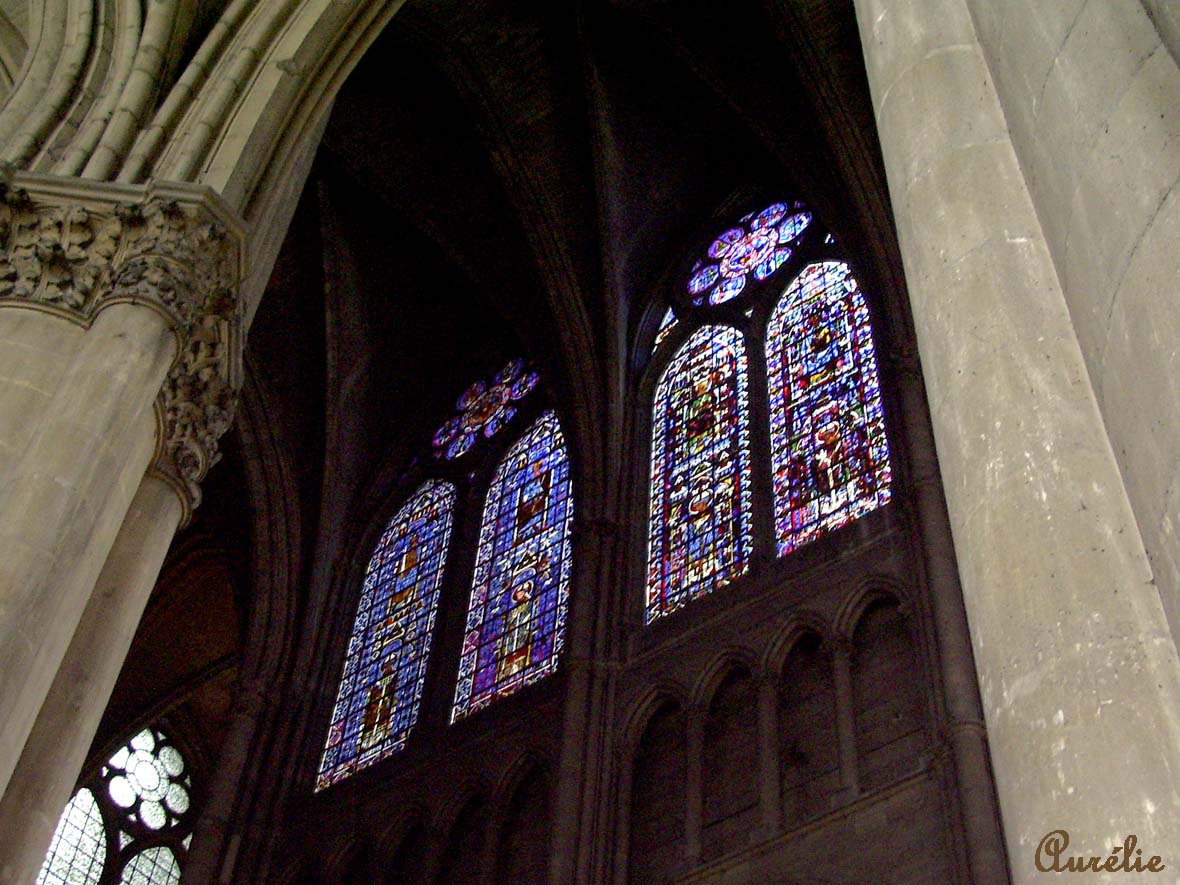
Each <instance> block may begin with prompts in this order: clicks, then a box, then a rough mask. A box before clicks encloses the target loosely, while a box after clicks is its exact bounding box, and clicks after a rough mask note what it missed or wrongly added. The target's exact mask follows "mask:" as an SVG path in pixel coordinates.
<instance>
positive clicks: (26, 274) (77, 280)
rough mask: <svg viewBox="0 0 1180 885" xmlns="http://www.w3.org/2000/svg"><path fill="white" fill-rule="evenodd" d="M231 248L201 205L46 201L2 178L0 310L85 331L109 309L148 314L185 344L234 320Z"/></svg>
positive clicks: (153, 200) (234, 254) (234, 249)
mask: <svg viewBox="0 0 1180 885" xmlns="http://www.w3.org/2000/svg"><path fill="white" fill-rule="evenodd" d="M237 261H238V244H237V243H236V242H234V241H233V238H232V237H230V236H229V234H228V233H227V231H226V229H225V228H224V226H223V225H221V224H220V223H219V222H218V221H216V220H214V219H212V218H211V217H210V216H209V214H208V212H207V211H206V210H205V207H204V206H202V205H201V204H200V203H199V202H197V203H190V202H184V203H182V202H180V201H178V200H175V199H166V198H160V197H156V196H148V197H146V198H145V199H142V200H140V201H134V200H122V201H116V200H106V201H103V200H99V199H95V198H92V197H88V198H82V199H77V200H70V201H66V200H62V199H59V198H46V197H45V196H44V195H37V194H34V193H30V191H29V190H27V189H25V188H24V187H19V186H16V185H15V184H14V182H13V180H12V177H11V175H8V176H6V175H4V174H2V171H0V303H3V302H5V301H8V302H12V301H16V302H20V303H23V304H26V305H28V306H33V307H42V308H48V309H50V310H52V311H54V312H58V313H65V314H67V315H69V316H72V317H73V318H75V319H78V320H80V321H82V322H88V321H89V320H91V319H92V318H93V317H94V315H95V314H96V313H98V311H99V310H101V309H102V308H103V306H105V305H106V304H112V303H116V302H119V301H135V302H140V303H146V304H151V305H154V306H156V307H158V308H159V309H161V310H162V311H163V312H164V313H165V314H166V315H167V316H169V317H170V318H171V319H172V321H173V324H174V326H175V328H176V331H177V334H178V335H180V336H181V338H182V339H183V338H184V337H185V336H186V335H187V334H188V333H189V332H190V331H191V329H192V327H193V325H194V324H195V323H198V322H199V321H200V317H202V316H204V315H205V314H206V313H209V312H214V313H217V314H219V315H226V314H227V313H232V311H233V310H234V302H235V299H234V297H233V296H232V292H233V291H234V289H235V287H236V284H237V277H238V273H237Z"/></svg>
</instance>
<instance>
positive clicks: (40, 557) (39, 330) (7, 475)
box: [0, 170, 241, 882]
mask: <svg viewBox="0 0 1180 885" xmlns="http://www.w3.org/2000/svg"><path fill="white" fill-rule="evenodd" d="M0 173H2V174H0V341H11V342H13V343H14V350H13V351H6V352H5V356H4V357H2V358H0V401H3V403H4V404H6V405H7V404H14V405H16V406H19V408H18V409H17V410H16V411H15V414H19V415H24V416H25V417H26V418H27V424H25V425H23V426H22V427H20V428H17V429H6V430H5V431H4V432H2V433H0V447H2V448H0V454H2V455H3V461H0V881H4V882H9V881H12V882H26V881H31V880H32V879H33V878H34V877H35V876H36V873H37V869H38V867H39V866H40V862H41V859H42V858H43V857H44V853H45V849H46V848H47V846H48V843H49V840H50V838H51V837H52V835H53V828H54V826H55V825H56V822H57V817H58V816H59V815H60V813H61V809H62V808H63V807H64V806H65V804H66V802H67V801H68V799H69V795H70V792H71V791H72V789H73V786H74V782H75V780H76V778H77V774H78V770H79V768H80V767H81V764H82V762H83V760H84V757H85V754H86V751H87V749H88V748H89V745H90V742H91V740H92V739H93V737H94V733H95V730H96V729H97V726H98V722H99V719H100V717H101V715H102V712H103V709H104V708H105V705H106V700H107V698H108V697H109V695H110V692H111V690H112V688H113V687H114V682H115V679H116V677H117V675H118V672H119V669H120V667H121V665H122V661H123V659H124V657H125V656H126V653H127V650H128V648H129V647H130V643H131V638H132V636H133V635H134V632H135V627H136V625H137V624H138V622H139V618H140V615H141V614H142V611H143V608H144V605H145V604H146V602H147V598H148V596H149V594H150V592H151V589H152V586H153V585H154V583H155V579H156V576H157V573H158V571H159V567H160V564H161V563H162V561H163V557H164V555H165V553H166V552H167V549H168V546H169V544H170V542H171V540H172V536H173V534H174V532H175V530H176V528H177V527H178V526H179V525H180V524H181V523H182V522H183V521H184V520H187V518H188V515H189V513H190V512H191V509H192V508H193V507H194V506H196V504H197V503H198V502H199V499H200V498H199V495H200V492H199V486H198V483H199V482H200V480H201V479H202V478H203V477H204V475H205V472H206V470H207V469H208V467H209V466H210V465H211V463H212V462H213V461H214V460H215V459H216V456H217V446H216V441H217V438H218V437H219V436H220V434H221V433H222V432H223V431H224V430H225V429H226V428H227V427H228V425H229V422H230V419H231V415H232V409H233V405H234V401H235V397H236V391H237V388H238V386H239V384H240V377H241V368H240V359H241V343H240V339H241V331H240V330H241V315H240V310H239V308H238V306H237V301H236V299H235V297H234V296H233V292H234V290H235V287H236V284H237V281H238V279H239V278H240V276H241V274H240V267H239V261H240V259H241V249H240V238H241V228H240V226H239V225H237V224H236V222H234V221H233V219H232V218H231V216H229V215H228V213H226V212H225V211H224V210H223V209H222V208H221V207H220V204H219V203H218V201H216V199H215V198H214V197H213V196H212V195H211V193H210V192H208V191H207V189H203V188H197V187H192V186H184V185H176V186H169V187H164V186H160V185H154V186H152V187H151V188H142V187H132V186H119V185H108V184H100V183H88V182H79V181H70V180H65V179H58V178H53V177H50V176H38V175H25V174H19V175H14V174H13V173H12V172H11V171H5V170H0Z"/></svg>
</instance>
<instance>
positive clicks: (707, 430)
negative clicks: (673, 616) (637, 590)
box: [646, 326, 753, 623]
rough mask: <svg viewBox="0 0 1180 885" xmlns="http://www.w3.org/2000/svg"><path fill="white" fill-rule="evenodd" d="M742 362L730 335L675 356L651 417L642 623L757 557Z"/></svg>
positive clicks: (708, 336)
mask: <svg viewBox="0 0 1180 885" xmlns="http://www.w3.org/2000/svg"><path fill="white" fill-rule="evenodd" d="M747 373H748V369H747V358H746V350H745V345H744V344H743V343H742V335H741V333H740V332H739V331H738V330H737V329H734V328H732V327H730V326H704V327H702V328H700V329H698V330H697V331H696V332H694V333H693V335H692V336H691V337H690V338H689V339H688V340H687V341H686V342H685V343H684V344H683V345H682V346H681V348H680V350H678V351H677V353H676V355H675V357H673V358H672V361H671V362H670V363H669V364H668V367H667V369H665V371H664V375H663V378H662V379H661V381H660V383H659V386H658V388H657V389H656V396H655V406H654V410H653V414H652V452H651V516H650V522H649V535H648V572H647V606H646V611H647V621H648V623H651V622H652V621H653V620H655V619H656V618H658V617H660V616H661V615H665V614H667V613H668V612H671V611H673V610H675V609H677V608H679V607H680V606H682V605H684V604H685V603H686V602H688V601H689V600H691V599H695V598H697V597H700V596H703V595H705V594H706V593H709V592H711V591H713V590H714V589H716V588H718V587H723V586H725V585H726V584H728V583H729V582H730V581H732V580H733V579H735V578H737V577H739V576H740V575H742V574H744V573H745V571H746V569H747V568H748V566H749V563H750V554H751V552H752V550H753V529H752V523H751V513H750V506H751V505H750V443H749V420H750V419H749V404H748V399H749V394H748V389H747V388H748V378H747Z"/></svg>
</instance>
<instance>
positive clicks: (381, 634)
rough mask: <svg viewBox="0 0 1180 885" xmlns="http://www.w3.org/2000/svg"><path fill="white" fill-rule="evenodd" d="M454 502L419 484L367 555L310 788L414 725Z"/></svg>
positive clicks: (372, 757) (387, 746) (445, 486)
mask: <svg viewBox="0 0 1180 885" xmlns="http://www.w3.org/2000/svg"><path fill="white" fill-rule="evenodd" d="M454 503H455V489H454V487H453V486H452V485H451V484H450V483H447V482H442V481H440V480H431V481H429V482H427V483H424V484H423V485H422V486H421V487H420V488H419V489H418V490H417V491H416V492H415V493H414V496H413V497H412V498H411V499H410V500H409V501H408V502H407V503H406V504H405V505H404V506H403V507H402V508H401V509H400V510H399V511H398V512H397V513H396V514H395V515H394V517H393V519H391V520H390V522H389V525H388V527H387V528H386V529H385V532H384V533H383V534H382V536H381V540H380V541H378V543H377V547H376V549H375V550H374V551H373V556H372V558H371V559H370V560H369V566H368V569H367V570H366V572H365V580H364V584H363V585H362V588H361V599H360V603H359V605H358V606H357V614H356V620H355V622H354V624H353V628H352V636H351V638H350V639H349V643H348V652H347V655H346V657H345V661H344V673H343V675H342V676H341V678H340V688H339V690H338V692H337V698H336V706H335V708H334V710H333V712H332V724H331V726H330V727H329V729H328V739H327V741H326V744H325V747H324V756H323V761H322V763H321V764H320V773H319V777H318V778H317V781H316V789H317V790H322V789H323V788H324V787H327V786H329V785H330V784H333V783H336V782H337V781H339V780H341V779H343V778H345V777H347V776H348V775H349V774H351V773H352V772H354V771H357V770H359V769H361V768H364V767H366V766H368V765H372V764H373V763H374V762H377V761H378V760H380V759H384V758H386V757H387V756H389V755H390V754H392V753H395V752H397V751H398V750H399V749H401V748H402V747H403V746H404V745H405V742H406V738H407V737H408V735H409V733H410V730H411V729H412V728H413V727H414V723H415V722H416V721H417V718H418V708H419V705H420V702H421V699H422V686H423V682H424V681H425V677H426V661H427V658H428V657H429V654H430V642H431V638H432V635H433V632H434V620H435V615H436V613H437V610H438V595H439V587H440V585H441V583H442V575H443V568H444V566H445V564H446V556H447V544H448V541H449V540H450V534H451V519H452V511H453V509H454Z"/></svg>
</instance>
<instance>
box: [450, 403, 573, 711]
mask: <svg viewBox="0 0 1180 885" xmlns="http://www.w3.org/2000/svg"><path fill="white" fill-rule="evenodd" d="M572 519H573V489H572V484H571V480H570V465H569V456H568V454H567V452H566V446H565V437H564V436H563V435H562V432H561V426H560V424H559V423H558V420H557V414H556V413H555V412H553V411H548V412H545V413H543V414H542V415H541V416H540V417H539V418H538V419H537V420H536V422H535V423H534V424H533V425H532V427H531V428H529V430H528V431H527V432H526V433H525V434H524V435H523V436H522V437H521V438H520V439H519V440H517V441H516V443H514V444H513V446H512V448H510V449H509V450H508V452H507V454H506V455H505V456H504V458H503V459H502V460H501V461H500V464H499V466H497V468H496V472H495V474H494V475H493V477H492V481H491V484H490V485H489V487H488V492H487V497H486V499H485V502H484V509H483V520H482V522H481V524H480V532H479V546H478V548H477V551H476V562H475V574H474V577H473V578H472V582H471V598H470V602H469V605H468V609H467V621H466V626H465V633H464V637H463V649H462V655H461V657H460V660H459V677H458V682H457V684H456V687H455V701H454V705H453V707H452V709H451V721H452V722H453V721H455V720H457V719H460V718H462V717H464V716H467V715H469V714H471V713H473V712H475V711H476V710H479V709H481V708H483V707H485V706H487V705H488V704H490V703H491V702H492V701H494V700H495V699H496V698H498V697H503V696H505V695H508V694H512V693H514V692H516V691H518V690H519V689H521V688H523V687H524V686H526V685H529V684H530V683H533V682H536V681H537V680H538V679H541V678H543V677H544V676H546V675H548V674H549V673H551V672H553V671H554V670H555V669H556V667H557V662H558V658H559V656H560V654H561V649H562V645H563V642H564V638H565V617H566V610H567V606H568V599H569V583H570V567H571V563H570V524H571V521H572Z"/></svg>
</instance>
